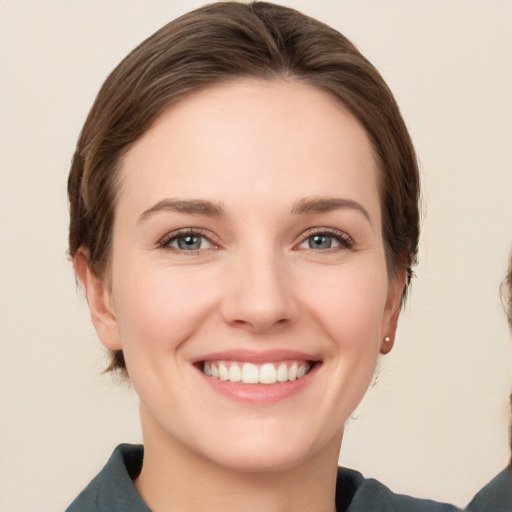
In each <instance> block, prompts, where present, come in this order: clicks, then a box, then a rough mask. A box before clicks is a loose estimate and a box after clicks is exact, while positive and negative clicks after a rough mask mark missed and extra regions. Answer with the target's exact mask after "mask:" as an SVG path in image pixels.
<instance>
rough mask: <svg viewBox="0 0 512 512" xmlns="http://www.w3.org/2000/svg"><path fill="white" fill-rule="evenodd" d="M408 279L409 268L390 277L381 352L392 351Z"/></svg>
mask: <svg viewBox="0 0 512 512" xmlns="http://www.w3.org/2000/svg"><path fill="white" fill-rule="evenodd" d="M406 280H407V269H403V270H402V269H400V270H399V271H398V272H397V273H396V274H395V275H394V276H392V277H390V279H389V285H388V296H387V299H386V307H385V311H384V322H383V324H382V327H383V329H382V340H381V342H380V353H381V354H388V353H389V352H391V349H392V348H393V345H394V343H395V336H396V329H397V326H398V317H399V316H400V309H401V308H400V307H401V305H402V295H403V293H404V288H405V282H406Z"/></svg>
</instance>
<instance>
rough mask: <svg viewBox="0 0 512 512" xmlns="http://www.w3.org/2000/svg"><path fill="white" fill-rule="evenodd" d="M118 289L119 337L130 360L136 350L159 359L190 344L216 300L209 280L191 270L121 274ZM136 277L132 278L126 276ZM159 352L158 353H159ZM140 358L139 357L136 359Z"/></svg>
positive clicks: (116, 294) (164, 269) (156, 270)
mask: <svg viewBox="0 0 512 512" xmlns="http://www.w3.org/2000/svg"><path fill="white" fill-rule="evenodd" d="M120 274H121V275H120V276H119V279H118V281H117V283H116V286H115V288H114V300H115V309H116V315H117V321H118V327H119V334H120V338H121V342H122V345H123V350H124V351H125V353H126V355H127V357H129V356H130V355H131V354H133V353H134V352H135V351H137V353H138V354H139V355H140V354H141V353H142V352H147V353H148V355H151V353H154V355H155V357H158V354H161V352H162V351H172V350H174V349H176V348H177V347H178V346H179V345H180V344H181V343H183V342H184V341H186V340H187V339H188V337H189V336H190V335H191V334H192V332H193V331H194V330H196V329H197V326H198V324H201V321H202V319H203V317H204V316H205V315H207V314H208V311H210V310H211V308H212V303H213V302H214V301H215V299H214V296H213V293H212V291H213V289H212V287H208V286H205V282H207V281H208V280H205V279H204V276H203V279H201V280H199V279H198V277H197V276H195V275H194V274H193V273H192V272H189V271H188V269H183V270H182V271H180V270H178V271H172V270H171V269H166V268H165V267H160V268H159V267H157V268H146V269H141V271H134V270H133V267H132V268H131V269H130V272H128V269H126V271H125V272H123V271H122V269H121V272H120ZM125 276H132V277H125ZM155 350H156V352H155ZM136 357H137V356H136Z"/></svg>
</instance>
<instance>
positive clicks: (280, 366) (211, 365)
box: [203, 361, 311, 384]
mask: <svg viewBox="0 0 512 512" xmlns="http://www.w3.org/2000/svg"><path fill="white" fill-rule="evenodd" d="M310 369H311V365H310V364H309V363H306V362H298V361H291V362H288V363H286V362H284V361H283V362H281V363H264V364H262V365H256V364H253V363H239V362H235V361H216V362H211V361H208V362H205V363H204V367H203V373H204V374H205V375H207V376H208V377H212V378H214V379H220V380H222V381H228V380H229V381H230V382H240V381H242V382H243V383H244V384H276V383H277V382H288V381H293V380H296V379H300V378H302V377H304V375H306V374H307V373H308V372H309V370H310Z"/></svg>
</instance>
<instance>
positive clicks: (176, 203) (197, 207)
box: [139, 197, 373, 225]
mask: <svg viewBox="0 0 512 512" xmlns="http://www.w3.org/2000/svg"><path fill="white" fill-rule="evenodd" d="M345 208H350V209H354V210H357V211H359V212H361V213H362V214H363V215H364V217H365V218H366V219H367V220H368V222H369V223H370V225H373V224H372V219H371V217H370V214H369V213H368V211H367V210H366V208H365V207H364V206H363V205H361V204H360V203H358V202H357V201H353V200H352V199H345V198H341V197H312V198H307V197H306V198H304V199H300V200H299V201H297V202H296V203H294V204H293V206H292V209H291V212H292V214H293V215H307V214H311V213H313V214H314V213H325V212H329V211H333V210H340V209H345ZM164 211H173V212H179V213H188V214H192V215H205V216H213V217H224V216H226V210H225V208H224V206H223V205H222V203H220V202H213V201H207V200H204V199H188V200H182V199H163V200H162V201H159V202H158V203H156V204H155V205H154V206H152V207H151V208H148V209H147V210H146V211H144V212H143V213H142V215H140V217H139V222H143V221H144V220H146V219H148V218H149V217H151V216H152V215H154V214H155V213H158V212H164Z"/></svg>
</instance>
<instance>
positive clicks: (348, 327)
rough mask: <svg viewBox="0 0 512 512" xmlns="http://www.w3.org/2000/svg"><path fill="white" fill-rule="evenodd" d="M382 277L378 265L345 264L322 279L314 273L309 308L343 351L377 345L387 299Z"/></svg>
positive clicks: (384, 280)
mask: <svg viewBox="0 0 512 512" xmlns="http://www.w3.org/2000/svg"><path fill="white" fill-rule="evenodd" d="M385 276H386V274H385V272H384V273H383V272H380V271H379V269H378V268H377V269H376V270H374V269H372V268H371V267H366V268H364V269H361V268H359V267H356V266H353V267H351V266H348V265H347V266H346V267H343V268H339V269H336V270H335V271H334V272H331V273H330V274H325V275H324V276H323V277H322V278H321V279H319V277H318V276H317V278H316V280H315V282H314V286H309V293H308V294H307V296H308V297H309V299H308V303H309V309H310V310H311V311H314V314H315V316H316V317H317V318H318V319H320V322H321V324H322V325H323V326H324V328H325V330H327V331H328V333H329V334H330V337H331V338H332V339H334V340H335V341H336V343H337V345H338V346H339V347H340V348H342V349H343V350H346V351H350V350H354V351H360V350H363V348H364V347H366V346H368V345H369V344H370V345H376V346H378V345H379V343H380V333H381V331H382V325H383V321H384V315H385V305H386V298H387V286H388V283H387V278H386V277H385ZM304 295H305V294H304ZM305 296H306V295H305Z"/></svg>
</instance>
